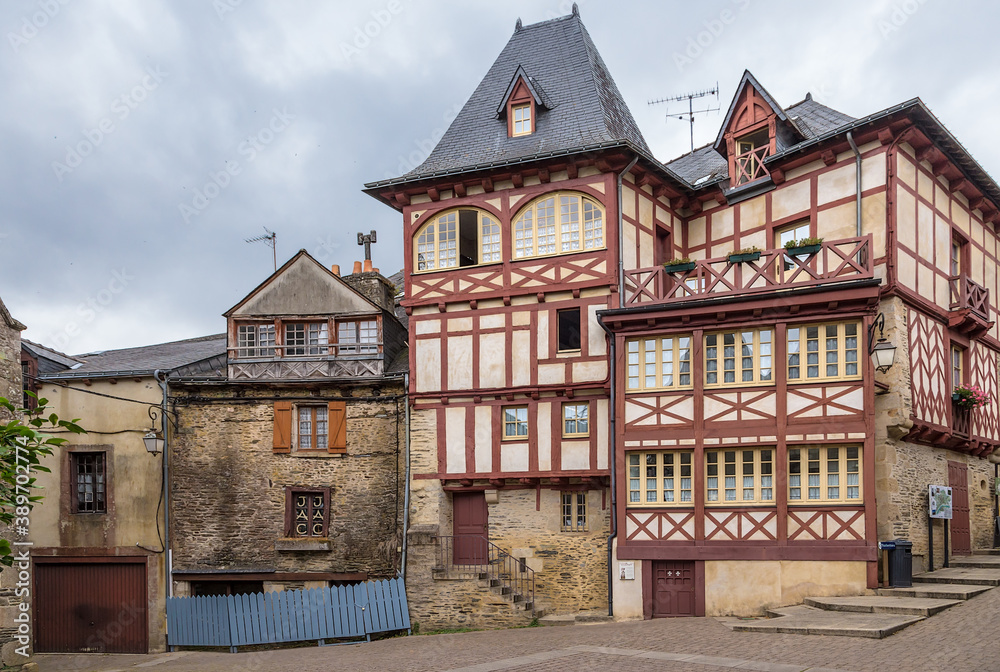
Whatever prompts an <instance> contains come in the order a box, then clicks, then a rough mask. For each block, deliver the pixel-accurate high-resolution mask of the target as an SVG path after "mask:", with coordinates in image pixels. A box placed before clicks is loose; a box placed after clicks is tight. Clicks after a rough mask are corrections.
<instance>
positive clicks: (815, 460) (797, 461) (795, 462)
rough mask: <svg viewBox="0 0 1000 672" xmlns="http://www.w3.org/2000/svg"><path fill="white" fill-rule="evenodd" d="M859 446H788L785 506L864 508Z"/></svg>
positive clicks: (862, 473) (862, 469) (862, 464)
mask: <svg viewBox="0 0 1000 672" xmlns="http://www.w3.org/2000/svg"><path fill="white" fill-rule="evenodd" d="M862 455H863V452H862V449H861V446H856V445H845V446H828V445H815V446H789V448H788V503H789V504H790V505H794V506H800V505H804V506H810V505H811V506H815V505H817V504H863V503H864V501H865V499H864V487H863V483H864V463H863V460H862Z"/></svg>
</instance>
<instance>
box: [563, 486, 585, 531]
mask: <svg viewBox="0 0 1000 672" xmlns="http://www.w3.org/2000/svg"><path fill="white" fill-rule="evenodd" d="M581 509H582V511H581ZM559 513H560V516H559V523H560V524H559V529H560V530H561V531H563V532H586V531H587V491H586V490H576V491H573V492H561V493H560V497H559Z"/></svg>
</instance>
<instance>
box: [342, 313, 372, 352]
mask: <svg viewBox="0 0 1000 672" xmlns="http://www.w3.org/2000/svg"><path fill="white" fill-rule="evenodd" d="M380 323H381V320H379V319H378V317H377V316H375V315H372V316H371V317H370V318H366V317H355V318H349V319H347V318H345V319H338V320H336V321H335V323H334V331H335V333H336V334H337V340H336V342H335V343H333V344H332V345H333V346H334V347H335V348H336V353H337V355H338V356H342V355H351V356H359V355H374V354H378V353H379V352H382V338H381V324H380ZM369 324H374V325H375V326H374V328H375V340H374V341H362V340H361V332H362V325H369ZM342 327H348V328H353V334H352V336H353V339H354V340H349V341H345V340H343V339H342V332H344V330H343V329H342ZM365 329H370V327H365Z"/></svg>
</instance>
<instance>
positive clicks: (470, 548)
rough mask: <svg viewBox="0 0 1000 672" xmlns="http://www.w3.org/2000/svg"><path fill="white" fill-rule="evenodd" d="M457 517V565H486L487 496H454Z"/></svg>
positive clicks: (468, 493)
mask: <svg viewBox="0 0 1000 672" xmlns="http://www.w3.org/2000/svg"><path fill="white" fill-rule="evenodd" d="M452 505H453V507H454V515H455V558H454V562H455V564H456V565H485V564H486V560H487V558H488V557H489V552H488V549H487V544H486V539H487V535H488V532H487V518H488V516H489V513H488V509H487V508H486V494H485V493H483V492H456V493H454V495H452Z"/></svg>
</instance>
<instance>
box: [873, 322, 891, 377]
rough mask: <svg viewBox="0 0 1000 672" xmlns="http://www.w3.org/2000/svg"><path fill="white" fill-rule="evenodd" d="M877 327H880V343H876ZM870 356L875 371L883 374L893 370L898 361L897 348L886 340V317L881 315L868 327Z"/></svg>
mask: <svg viewBox="0 0 1000 672" xmlns="http://www.w3.org/2000/svg"><path fill="white" fill-rule="evenodd" d="M875 327H878V336H879V338H878V341H875ZM868 354H869V356H871V358H872V363H873V364H874V365H875V370H876V371H880V372H881V373H885V372H887V371H888V370H889V369H891V368H892V365H893V364H894V363H895V361H896V346H895V345H893V344H892V343H890V342H889V341H887V340H886V339H885V315H884V314H883V313H879V314H878V317H876V318H875V321H874V322H872V324H871V326H870V327H868Z"/></svg>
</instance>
